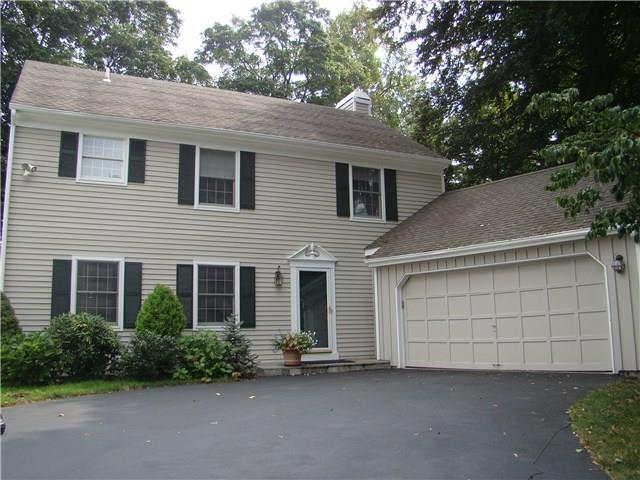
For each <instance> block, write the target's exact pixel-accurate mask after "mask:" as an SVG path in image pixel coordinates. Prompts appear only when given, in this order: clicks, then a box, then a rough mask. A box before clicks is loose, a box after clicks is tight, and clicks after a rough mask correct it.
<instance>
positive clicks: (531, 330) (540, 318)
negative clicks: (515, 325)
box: [522, 315, 551, 340]
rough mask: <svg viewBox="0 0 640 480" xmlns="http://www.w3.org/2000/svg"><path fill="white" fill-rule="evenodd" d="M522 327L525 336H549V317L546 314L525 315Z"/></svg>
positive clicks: (530, 337) (533, 337) (528, 337)
mask: <svg viewBox="0 0 640 480" xmlns="http://www.w3.org/2000/svg"><path fill="white" fill-rule="evenodd" d="M522 329H523V333H524V335H523V336H524V338H526V339H535V338H543V339H545V340H546V339H547V338H549V335H550V334H551V332H550V331H549V319H548V318H547V317H546V316H545V315H523V316H522Z"/></svg>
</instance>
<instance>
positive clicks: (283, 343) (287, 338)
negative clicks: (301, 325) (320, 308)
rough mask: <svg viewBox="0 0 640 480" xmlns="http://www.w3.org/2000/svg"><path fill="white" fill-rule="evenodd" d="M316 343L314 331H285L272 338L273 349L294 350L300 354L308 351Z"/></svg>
mask: <svg viewBox="0 0 640 480" xmlns="http://www.w3.org/2000/svg"><path fill="white" fill-rule="evenodd" d="M316 343H318V341H317V340H316V335H315V333H314V332H305V331H301V332H287V333H283V334H280V335H279V336H278V337H276V338H275V339H274V340H273V349H274V350H275V351H276V352H277V351H282V350H295V351H296V352H300V353H302V354H304V353H309V352H310V351H311V349H312V348H313V347H314V346H315V344H316Z"/></svg>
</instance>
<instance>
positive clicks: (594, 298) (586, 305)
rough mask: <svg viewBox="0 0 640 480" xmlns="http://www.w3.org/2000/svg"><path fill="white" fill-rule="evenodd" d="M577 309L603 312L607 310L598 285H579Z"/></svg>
mask: <svg viewBox="0 0 640 480" xmlns="http://www.w3.org/2000/svg"><path fill="white" fill-rule="evenodd" d="M578 307H579V308H580V310H581V311H598V310H600V311H603V310H605V309H606V308H607V299H606V295H605V292H604V290H603V289H602V288H600V285H579V286H578Z"/></svg>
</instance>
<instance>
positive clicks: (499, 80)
mask: <svg viewBox="0 0 640 480" xmlns="http://www.w3.org/2000/svg"><path fill="white" fill-rule="evenodd" d="M376 13H377V17H378V20H379V24H380V26H381V27H382V28H383V29H384V30H385V31H388V32H395V33H396V34H397V33H398V32H400V34H401V37H402V42H406V43H409V42H415V44H416V45H417V57H418V62H419V64H420V67H421V72H422V74H423V78H424V79H425V86H424V87H423V90H422V94H421V95H420V97H419V101H417V102H415V105H416V108H415V110H414V113H413V130H414V134H415V135H416V137H417V138H418V139H420V140H421V141H423V142H425V143H427V144H428V145H429V146H431V147H433V148H436V149H438V150H439V151H440V152H441V153H443V154H445V155H446V156H447V157H449V158H451V159H452V160H454V161H455V165H454V167H452V169H451V171H450V172H449V185H450V186H464V185H471V184H475V183H479V182H483V181H486V180H488V179H497V178H502V177H505V176H509V175H513V174H516V173H522V172H525V171H529V170H532V169H536V168H539V167H540V166H542V164H543V162H542V161H541V160H540V159H539V158H538V157H536V155H535V154H534V152H535V151H536V150H538V149H539V148H541V147H543V146H544V145H545V144H546V143H547V142H548V140H549V138H550V136H551V135H552V133H553V132H554V129H555V125H556V124H557V120H558V119H557V118H550V117H545V118H544V119H543V118H540V117H539V116H537V115H533V114H531V113H527V111H526V107H527V105H528V104H529V102H530V101H531V98H532V97H533V95H535V94H536V93H541V92H545V91H550V90H556V91H557V90H561V89H565V88H570V87H577V88H579V89H580V93H581V95H582V99H588V98H592V97H594V96H595V95H599V94H605V93H609V92H611V93H613V95H614V98H615V101H616V103H618V104H620V105H622V106H623V107H624V106H629V105H632V104H634V103H638V99H639V98H640V29H638V28H637V25H639V24H640V3H638V2H628V3H625V2H444V1H442V2H438V3H431V2H421V1H417V0H409V1H402V2H400V1H396V2H385V3H384V4H382V5H381V6H380V7H379V8H378V10H377V12H376Z"/></svg>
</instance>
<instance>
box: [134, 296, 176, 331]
mask: <svg viewBox="0 0 640 480" xmlns="http://www.w3.org/2000/svg"><path fill="white" fill-rule="evenodd" d="M185 325H186V317H185V315H184V312H183V310H182V304H181V303H180V300H179V299H178V297H176V295H175V294H174V293H173V291H172V290H171V289H170V288H169V287H167V286H166V285H160V284H158V285H156V286H155V288H154V289H153V292H151V294H150V295H149V296H148V297H147V298H146V300H145V301H144V303H143V304H142V308H141V309H140V311H139V312H138V317H137V318H136V332H138V333H140V332H143V331H147V332H153V333H157V334H158V335H172V336H174V337H178V336H180V334H181V333H182V330H184V327H185Z"/></svg>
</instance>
